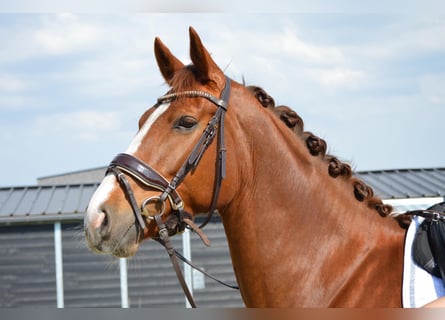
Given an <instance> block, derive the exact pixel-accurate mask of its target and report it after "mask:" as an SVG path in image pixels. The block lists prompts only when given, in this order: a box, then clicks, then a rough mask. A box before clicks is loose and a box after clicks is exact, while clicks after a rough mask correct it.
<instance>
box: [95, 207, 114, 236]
mask: <svg viewBox="0 0 445 320" xmlns="http://www.w3.org/2000/svg"><path fill="white" fill-rule="evenodd" d="M97 230H98V231H99V234H100V236H101V237H102V238H106V237H108V236H109V235H110V232H111V221H110V215H109V214H108V212H107V211H106V210H103V211H102V212H101V213H100V216H99V220H98V226H97Z"/></svg>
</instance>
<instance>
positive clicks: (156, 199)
mask: <svg viewBox="0 0 445 320" xmlns="http://www.w3.org/2000/svg"><path fill="white" fill-rule="evenodd" d="M152 203H154V204H155V205H156V203H159V204H160V205H161V208H160V210H159V211H158V212H157V213H156V214H157V215H160V216H162V215H163V214H164V212H165V201H163V200H162V199H161V197H159V196H153V197H150V198H147V199H145V200H144V201H143V202H142V205H141V212H142V215H143V216H144V217H146V218H148V219H149V220H153V219H154V215H150V214H149V212H148V211H147V210H146V207H147V205H149V204H152Z"/></svg>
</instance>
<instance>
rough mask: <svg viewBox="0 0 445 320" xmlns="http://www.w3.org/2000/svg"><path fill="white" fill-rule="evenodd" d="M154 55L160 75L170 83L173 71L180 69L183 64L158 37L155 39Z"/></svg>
mask: <svg viewBox="0 0 445 320" xmlns="http://www.w3.org/2000/svg"><path fill="white" fill-rule="evenodd" d="M155 56H156V61H157V63H158V66H159V70H160V71H161V74H162V76H163V77H164V79H165V81H167V83H168V84H171V83H170V82H171V80H172V78H173V76H174V74H175V72H176V71H178V70H179V69H182V68H183V67H184V64H183V63H182V62H181V61H179V60H178V58H176V57H175V56H174V55H173V54H172V53H171V52H170V50H169V49H168V48H167V47H166V46H165V45H164V44H163V43H162V41H161V40H160V39H159V38H158V37H156V39H155Z"/></svg>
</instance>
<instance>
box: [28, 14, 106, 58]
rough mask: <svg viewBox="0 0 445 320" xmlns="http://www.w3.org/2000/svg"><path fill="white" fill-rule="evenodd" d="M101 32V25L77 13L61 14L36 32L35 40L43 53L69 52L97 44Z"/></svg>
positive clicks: (49, 20) (48, 20)
mask: <svg viewBox="0 0 445 320" xmlns="http://www.w3.org/2000/svg"><path fill="white" fill-rule="evenodd" d="M101 34H102V32H101V30H100V28H99V27H97V26H95V25H93V24H90V23H86V22H84V21H80V20H79V19H78V18H77V16H75V15H72V14H59V15H56V16H55V17H53V16H51V18H50V19H47V21H46V23H45V24H44V26H43V27H42V28H40V29H37V30H36V31H35V32H34V41H35V43H36V45H37V47H38V48H40V49H41V53H47V54H56V55H57V54H67V53H71V52H76V51H80V50H83V49H87V48H91V47H94V46H96V45H97V42H98V41H99V40H100V37H101Z"/></svg>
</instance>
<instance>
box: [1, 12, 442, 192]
mask: <svg viewBox="0 0 445 320" xmlns="http://www.w3.org/2000/svg"><path fill="white" fill-rule="evenodd" d="M190 25H191V26H194V27H195V29H196V30H197V31H198V32H199V33H200V35H201V38H202V40H203V42H204V44H205V45H206V46H207V48H208V49H209V51H210V52H211V53H212V55H213V57H214V59H215V61H216V62H217V63H218V64H219V65H220V66H221V67H222V68H224V69H225V70H226V73H227V74H228V75H229V76H230V77H232V78H233V79H235V80H237V81H242V78H243V77H244V78H245V79H246V82H247V84H256V85H260V86H262V87H263V88H265V89H266V90H267V91H268V92H269V93H270V94H271V95H272V96H273V97H274V98H275V101H276V102H277V103H278V104H284V105H288V106H291V107H292V108H293V109H295V110H296V111H297V112H298V113H299V114H300V115H301V116H302V118H303V119H304V121H305V127H306V129H307V130H310V131H312V132H314V133H316V134H318V135H320V136H321V137H323V138H324V139H325V140H326V141H327V143H328V147H329V151H330V152H331V153H333V154H335V155H337V156H338V157H339V158H341V159H343V160H345V161H348V162H350V163H351V164H352V165H353V167H354V168H355V169H356V170H375V169H394V168H426V167H445V150H444V147H443V146H444V142H443V140H444V138H443V137H444V121H445V15H441V14H434V13H431V12H429V13H418V14H413V13H411V14H396V13H394V12H389V13H382V12H377V13H359V12H343V13H338V12H337V13H330V12H324V13H319V12H315V13H292V12H291V13H287V14H283V13H270V12H268V13H246V12H238V13H237V12H229V13H224V12H214V13H164V14H158V13H142V12H127V13H123V14H118V13H113V12H108V13H107V12H105V13H95V12H90V13H87V14H85V13H46V14H41V13H26V14H25V13H8V12H4V13H0V43H2V50H0V132H1V135H0V148H1V157H0V166H1V168H2V173H1V174H0V186H11V185H26V184H34V183H35V180H36V178H38V177H42V176H47V175H53V174H58V173H64V172H70V171H77V170H82V169H88V168H94V167H100V166H104V165H106V164H107V163H108V162H109V161H110V160H111V159H112V157H113V156H114V155H115V154H117V153H119V152H122V151H124V150H125V149H126V147H127V146H128V144H129V143H130V141H131V139H132V137H133V136H134V134H135V133H136V130H137V120H138V118H139V116H140V115H141V114H142V113H143V112H144V111H145V110H146V109H147V108H148V107H149V106H151V105H152V104H153V103H154V102H155V100H156V98H157V97H158V96H160V95H162V94H163V93H164V92H165V91H166V90H167V88H166V86H165V85H164V84H163V79H162V77H161V76H160V73H159V72H158V68H157V66H156V64H155V60H154V55H153V40H154V37H155V36H160V37H161V39H162V40H163V41H164V43H166V44H167V45H168V46H169V47H170V49H171V50H172V52H174V53H175V54H176V55H177V56H178V57H179V58H180V59H182V60H183V61H184V62H186V63H187V62H189V58H188V26H190Z"/></svg>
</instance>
